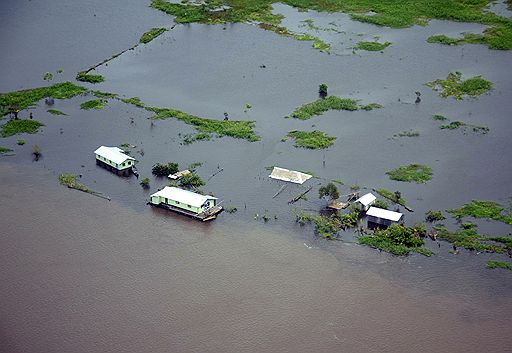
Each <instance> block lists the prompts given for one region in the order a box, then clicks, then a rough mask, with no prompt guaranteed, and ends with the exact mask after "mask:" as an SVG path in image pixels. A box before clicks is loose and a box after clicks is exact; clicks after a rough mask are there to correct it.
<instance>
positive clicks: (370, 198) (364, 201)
mask: <svg viewBox="0 0 512 353" xmlns="http://www.w3.org/2000/svg"><path fill="white" fill-rule="evenodd" d="M375 200H377V197H376V196H375V195H374V194H372V193H371V192H369V193H367V194H366V195H363V196H361V197H360V198H358V199H357V200H356V201H355V202H359V203H360V204H361V205H363V206H364V207H367V206H370V205H371V204H372V203H374V202H375Z"/></svg>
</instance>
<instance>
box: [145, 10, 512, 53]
mask: <svg viewBox="0 0 512 353" xmlns="http://www.w3.org/2000/svg"><path fill="white" fill-rule="evenodd" d="M274 2H275V0H261V1H255V0H237V1H234V0H216V1H205V2H202V3H201V4H199V5H198V4H194V3H190V2H182V3H181V4H177V3H169V2H167V1H165V0H152V1H151V6H152V7H153V8H155V9H158V10H160V11H163V12H165V13H167V14H169V15H172V16H174V17H175V19H174V21H175V22H176V23H191V22H199V23H207V24H218V23H230V22H257V23H260V27H263V26H264V27H266V28H265V29H269V30H274V31H275V32H276V33H281V32H285V33H286V29H284V31H283V30H282V27H280V26H279V23H280V22H281V19H282V16H281V15H277V14H273V13H272V12H271V10H272V7H271V5H272V4H273V3H274ZM281 2H282V3H284V4H287V5H290V6H294V7H296V8H298V9H299V10H316V11H328V12H345V13H348V14H350V16H351V17H352V19H353V20H357V21H361V22H366V23H371V24H375V25H378V26H387V27H393V28H404V27H410V26H413V25H417V24H419V25H426V24H427V23H428V21H429V20H430V19H438V20H449V21H457V22H472V23H481V24H484V25H489V26H490V27H489V28H487V29H486V30H485V31H484V34H483V35H482V38H481V39H479V40H478V41H476V39H475V43H483V44H486V45H487V46H488V47H489V48H491V49H512V21H511V20H510V19H508V18H505V17H501V16H498V15H496V14H494V13H492V12H490V11H487V9H486V6H487V5H488V0H474V1H464V2H461V1H455V0H410V1H407V3H406V4H404V3H403V2H400V1H385V0H377V1H368V0H343V1H341V0H333V1H311V0H282V1H281ZM221 6H224V7H221ZM369 12H373V13H371V14H369ZM262 25H263V26H262ZM310 29H316V28H315V27H313V24H312V23H311V24H310Z"/></svg>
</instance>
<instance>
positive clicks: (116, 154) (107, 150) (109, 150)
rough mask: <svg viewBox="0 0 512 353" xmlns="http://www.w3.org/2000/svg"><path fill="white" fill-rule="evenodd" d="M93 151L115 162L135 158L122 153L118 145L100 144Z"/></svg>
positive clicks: (119, 162)
mask: <svg viewBox="0 0 512 353" xmlns="http://www.w3.org/2000/svg"><path fill="white" fill-rule="evenodd" d="M94 153H95V154H97V155H99V156H101V157H104V158H106V159H108V160H109V161H112V162H114V163H117V164H121V163H123V162H125V161H126V160H128V159H131V160H132V161H134V160H135V158H133V157H130V156H128V155H127V154H124V151H123V150H122V149H120V148H118V147H107V146H101V147H99V148H98V149H97V150H96V151H94Z"/></svg>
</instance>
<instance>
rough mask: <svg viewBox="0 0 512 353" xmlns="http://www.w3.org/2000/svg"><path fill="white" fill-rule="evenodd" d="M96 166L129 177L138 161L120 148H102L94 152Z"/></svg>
mask: <svg viewBox="0 0 512 353" xmlns="http://www.w3.org/2000/svg"><path fill="white" fill-rule="evenodd" d="M94 155H95V156H96V164H98V165H101V166H102V167H104V168H106V169H108V170H110V171H112V172H114V173H116V174H118V175H129V174H130V173H131V172H132V167H134V166H135V163H137V160H136V159H135V158H133V157H131V156H129V155H127V154H125V153H124V151H123V150H122V149H120V148H118V147H107V146H100V147H99V148H98V149H97V150H96V151H94Z"/></svg>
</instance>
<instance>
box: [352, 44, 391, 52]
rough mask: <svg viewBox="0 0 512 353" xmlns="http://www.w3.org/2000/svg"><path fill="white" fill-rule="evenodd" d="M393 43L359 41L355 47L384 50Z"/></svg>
mask: <svg viewBox="0 0 512 353" xmlns="http://www.w3.org/2000/svg"><path fill="white" fill-rule="evenodd" d="M390 45H391V43H390V42H384V43H379V42H359V43H357V45H356V46H355V47H354V49H360V50H367V51H382V50H384V49H386V48H387V47H389V46H390Z"/></svg>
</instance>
